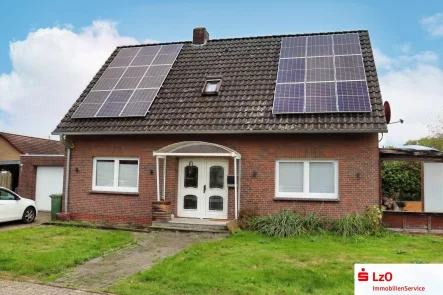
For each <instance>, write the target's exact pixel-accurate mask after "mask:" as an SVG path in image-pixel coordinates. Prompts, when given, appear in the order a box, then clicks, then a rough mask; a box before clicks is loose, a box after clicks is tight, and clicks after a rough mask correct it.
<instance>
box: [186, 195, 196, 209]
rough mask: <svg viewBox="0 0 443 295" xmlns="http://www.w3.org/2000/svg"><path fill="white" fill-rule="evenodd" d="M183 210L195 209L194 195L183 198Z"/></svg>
mask: <svg viewBox="0 0 443 295" xmlns="http://www.w3.org/2000/svg"><path fill="white" fill-rule="evenodd" d="M183 209H197V197H196V196H194V195H186V196H185V197H184V198H183Z"/></svg>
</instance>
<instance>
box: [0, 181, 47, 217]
mask: <svg viewBox="0 0 443 295" xmlns="http://www.w3.org/2000/svg"><path fill="white" fill-rule="evenodd" d="M37 213H38V211H37V205H36V204H35V202H34V201H33V200H30V199H25V198H22V197H20V196H19V195H17V194H16V193H14V192H13V191H10V190H8V189H7V188H4V187H1V186H0V222H6V221H14V220H23V222H24V223H31V222H33V221H34V220H35V217H37Z"/></svg>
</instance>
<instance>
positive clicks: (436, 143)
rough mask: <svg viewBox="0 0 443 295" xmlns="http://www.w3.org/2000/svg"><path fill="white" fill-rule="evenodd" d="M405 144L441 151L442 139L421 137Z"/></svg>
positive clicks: (442, 149)
mask: <svg viewBox="0 0 443 295" xmlns="http://www.w3.org/2000/svg"><path fill="white" fill-rule="evenodd" d="M406 144H407V145H408V144H416V145H422V146H427V147H431V148H434V149H437V150H440V151H443V137H423V138H420V139H417V140H408V141H407V142H406Z"/></svg>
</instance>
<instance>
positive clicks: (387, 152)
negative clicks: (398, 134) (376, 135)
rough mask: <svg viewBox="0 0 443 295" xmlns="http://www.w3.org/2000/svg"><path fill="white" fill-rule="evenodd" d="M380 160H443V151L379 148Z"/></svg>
mask: <svg viewBox="0 0 443 295" xmlns="http://www.w3.org/2000/svg"><path fill="white" fill-rule="evenodd" d="M379 152H380V160H391V161H392V160H393V161H424V162H426V161H429V162H443V152H441V151H437V150H405V149H396V148H390V149H385V148H382V149H379Z"/></svg>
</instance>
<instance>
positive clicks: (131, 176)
mask: <svg viewBox="0 0 443 295" xmlns="http://www.w3.org/2000/svg"><path fill="white" fill-rule="evenodd" d="M119 165H120V166H119V175H118V186H119V187H137V169H138V162H137V161H123V160H121V161H120V164H119Z"/></svg>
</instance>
